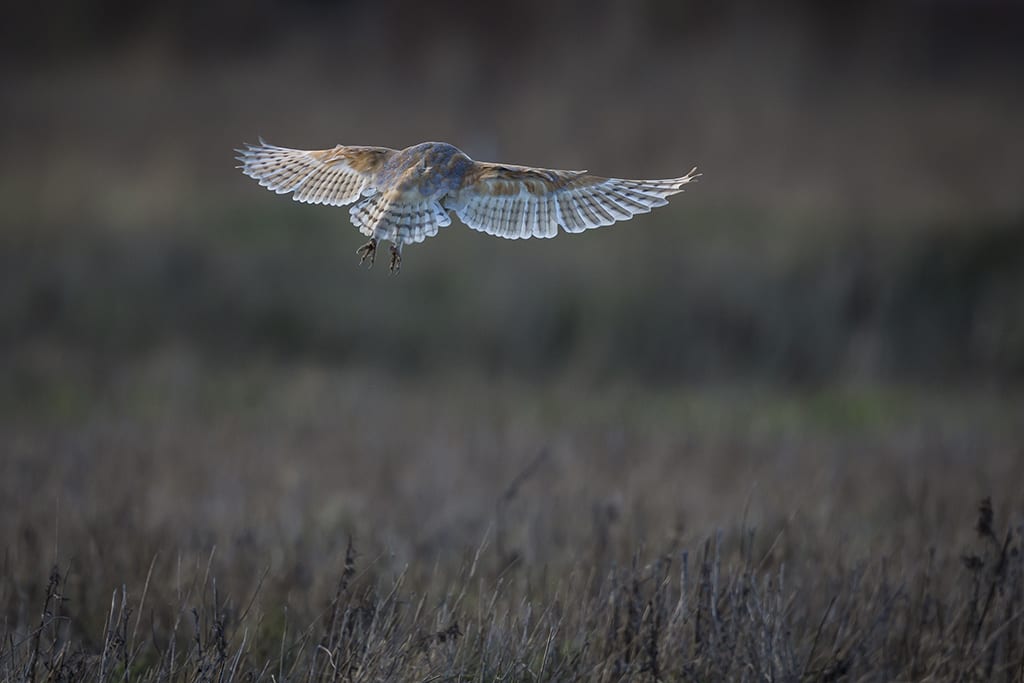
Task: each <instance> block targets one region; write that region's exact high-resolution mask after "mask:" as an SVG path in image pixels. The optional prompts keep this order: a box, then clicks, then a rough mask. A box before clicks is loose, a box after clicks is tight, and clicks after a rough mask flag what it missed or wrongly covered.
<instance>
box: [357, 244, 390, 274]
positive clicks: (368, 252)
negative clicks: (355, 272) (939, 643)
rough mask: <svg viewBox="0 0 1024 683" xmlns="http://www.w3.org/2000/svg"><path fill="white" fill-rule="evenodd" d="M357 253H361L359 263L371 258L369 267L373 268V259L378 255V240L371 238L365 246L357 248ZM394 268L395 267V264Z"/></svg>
mask: <svg viewBox="0 0 1024 683" xmlns="http://www.w3.org/2000/svg"><path fill="white" fill-rule="evenodd" d="M356 253H357V254H359V265H363V261H365V260H366V259H370V263H369V265H368V266H367V267H368V268H373V259H374V257H375V256H376V255H377V240H376V239H372V240H370V241H369V242H367V243H366V244H364V245H363V246H361V247H359V248H358V249H356ZM392 269H394V267H393V266H392Z"/></svg>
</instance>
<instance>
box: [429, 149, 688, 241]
mask: <svg viewBox="0 0 1024 683" xmlns="http://www.w3.org/2000/svg"><path fill="white" fill-rule="evenodd" d="M699 175H700V174H699V173H697V169H696V168H694V169H693V170H691V171H690V172H689V173H687V174H686V175H685V176H681V177H679V178H667V179H664V180H625V179H622V178H602V177H600V176H595V175H591V174H590V173H587V172H586V171H558V170H554V169H546V168H533V167H530V166H510V165H507V164H493V163H486V162H474V165H473V168H472V169H470V171H469V172H468V173H466V176H465V179H464V181H463V184H462V187H461V188H459V190H458V191H456V192H454V193H452V194H451V195H449V198H448V199H447V202H446V206H447V207H448V208H450V209H453V210H454V211H455V212H456V213H457V214H458V216H459V218H460V219H462V222H463V223H465V224H466V225H468V226H469V227H471V228H473V229H474V230H479V231H481V232H486V233H487V234H489V235H496V236H498V237H504V238H506V239H526V238H528V237H554V236H555V235H557V234H558V228H559V227H561V228H562V230H565V231H566V232H583V231H584V230H588V229H590V228H596V227H600V226H602V225H611V224H612V223H614V222H616V221H624V220H629V219H630V218H632V217H633V216H635V215H637V214H640V213H647V212H648V211H650V210H651V209H653V208H656V207H659V206H664V205H665V204H667V203H668V200H667V197H669V196H671V195H674V194H676V193H678V192H682V191H683V185H686V184H687V183H689V182H692V181H693V180H694V179H695V178H697V177H698V176H699Z"/></svg>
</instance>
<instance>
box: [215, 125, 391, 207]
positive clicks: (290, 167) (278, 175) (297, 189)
mask: <svg viewBox="0 0 1024 683" xmlns="http://www.w3.org/2000/svg"><path fill="white" fill-rule="evenodd" d="M235 151H236V152H238V156H237V157H235V158H236V159H237V160H238V161H240V162H242V165H241V166H239V167H238V168H240V169H242V173H244V174H245V175H247V176H249V177H250V178H254V179H255V180H257V181H259V184H260V185H262V186H263V187H265V188H267V189H268V190H273V191H274V192H276V193H277V194H288V193H291V194H292V199H294V200H295V201H297V202H303V203H306V204H327V205H330V206H344V205H345V204H351V203H352V202H354V201H355V200H357V199H359V197H361V196H362V195H364V194H372V193H373V192H374V191H376V189H377V188H376V186H375V184H374V180H375V178H376V175H377V172H378V171H379V170H380V168H381V166H383V165H384V162H385V161H386V160H387V159H388V157H390V156H391V155H392V154H394V153H395V150H393V149H390V148H388V147H357V146H352V145H338V146H337V147H333V148H331V149H320V150H305V149H289V148H288V147H278V146H277V145H270V144H267V143H266V142H264V141H263V140H262V139H261V140H260V144H258V145H246V146H245V149H238V150H235Z"/></svg>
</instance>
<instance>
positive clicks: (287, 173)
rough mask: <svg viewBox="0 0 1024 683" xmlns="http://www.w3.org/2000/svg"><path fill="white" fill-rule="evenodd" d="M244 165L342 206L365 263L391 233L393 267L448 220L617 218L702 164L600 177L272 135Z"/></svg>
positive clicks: (519, 223)
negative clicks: (314, 145) (324, 145)
mask: <svg viewBox="0 0 1024 683" xmlns="http://www.w3.org/2000/svg"><path fill="white" fill-rule="evenodd" d="M237 151H238V152H239V156H238V157H236V158H237V159H238V160H239V161H241V162H242V165H241V166H239V168H241V169H242V172H243V173H245V174H246V175H247V176H249V177H251V178H254V179H256V180H257V181H259V183H260V185H262V186H264V187H266V188H267V189H270V190H273V191H274V192H277V193H278V194H288V193H291V194H292V197H293V199H295V200H296V201H299V202H306V203H309V204H326V205H330V206H344V205H348V204H352V205H353V206H352V207H351V208H350V209H349V215H350V217H351V219H352V222H353V223H354V224H355V226H356V227H358V228H359V230H360V232H362V233H363V234H364V235H366V236H368V237H370V241H369V242H368V243H367V244H365V245H363V246H362V247H360V249H359V250H358V253H359V254H360V255H361V259H360V263H362V262H363V261H365V260H367V259H369V261H370V264H371V265H372V264H373V259H374V256H375V254H376V248H377V243H378V241H379V240H387V241H389V242H391V270H392V271H393V272H394V271H397V270H398V268H399V266H400V264H401V251H402V246H403V245H405V244H408V243H411V242H422V241H423V240H425V239H426V238H428V237H433V236H434V235H436V234H437V232H438V230H439V229H440V228H442V227H445V226H447V225H450V224H451V216H449V214H448V212H449V211H454V212H455V214H456V215H457V216H458V217H459V218H460V219H461V220H462V222H463V223H465V224H466V225H467V226H469V227H470V228H473V229H474V230H479V231H481V232H485V233H487V234H489V235H497V236H498V237H504V238H507V239H525V238H529V237H554V236H555V235H557V234H558V229H559V227H561V228H562V229H563V230H565V231H566V232H583V231H584V230H587V229H589V228H596V227H599V226H602V225H611V224H612V223H614V222H616V221H623V220H628V219H629V218H632V217H633V216H635V215H637V214H640V213H647V212H648V211H650V210H651V209H652V208H655V207H658V206H664V205H665V204H667V203H668V200H667V197H669V196H671V195H674V194H676V193H678V192H682V187H683V185H686V184H687V183H689V182H691V181H693V180H694V179H695V178H697V177H698V176H699V175H700V174H699V173H697V172H696V170H697V169H693V170H691V171H690V172H689V173H688V174H686V175H685V176H681V177H679V178H669V179H665V180H623V179H620V178H602V177H600V176H595V175H591V174H590V173H587V172H586V171H559V170H553V169H546V168H533V167H530V166H512V165H508V164H494V163H487V162H478V161H473V160H472V159H470V158H469V157H468V156H467V155H466V154H465V153H463V152H462V151H460V150H459V149H457V148H455V147H453V146H452V145H449V144H447V143H443V142H424V143H422V144H419V145H414V146H412V147H407V148H406V149H403V150H394V149H389V148H387V147H358V146H345V145H338V146H337V147H334V148H333V149H325V150H316V151H307V150H297V149H288V148H287V147H277V146H275V145H269V144H267V143H265V142H263V141H262V140H261V141H260V144H259V145H246V147H245V149H241V150H237Z"/></svg>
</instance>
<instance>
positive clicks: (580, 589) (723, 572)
mask: <svg viewBox="0 0 1024 683" xmlns="http://www.w3.org/2000/svg"><path fill="white" fill-rule="evenodd" d="M66 369H67V368H65V370H66ZM69 375H70V373H66V372H61V373H56V375H55V376H54V377H51V378H50V379H49V380H48V381H49V382H50V383H51V384H53V385H54V387H53V391H54V392H55V394H61V393H62V392H61V391H58V390H57V388H56V386H57V385H66V384H68V383H72V382H77V380H69V379H68V377H69ZM75 389H77V390H78V391H81V392H86V393H87V394H88V395H89V396H90V399H91V400H90V403H89V406H88V408H87V409H79V410H77V411H71V412H66V411H65V410H64V409H63V408H61V405H62V404H60V403H59V402H58V403H56V404H55V407H54V411H53V412H52V413H51V414H49V415H46V414H42V415H40V414H37V415H35V416H32V417H29V416H22V417H21V418H19V419H18V420H16V421H14V422H12V423H10V424H9V425H8V426H7V427H6V428H5V429H4V432H3V450H4V453H5V456H4V458H3V459H2V461H0V463H2V471H0V481H2V484H0V487H2V490H0V501H2V508H0V519H2V522H0V529H2V531H3V535H2V536H3V538H4V539H6V541H5V547H4V558H3V569H2V572H0V576H2V577H3V578H2V579H0V609H2V610H3V611H2V615H3V617H2V618H3V622H2V631H3V633H2V635H3V649H2V654H0V676H2V677H3V679H5V680H36V681H42V680H228V681H230V680H278V681H280V680H360V681H363V680H424V681H428V680H607V681H613V680H615V681H617V680H650V681H654V680H863V679H865V678H866V679H869V680H924V679H928V678H933V679H934V678H939V679H942V680H1007V681H1016V680H1021V676H1022V675H1024V673H1022V672H1024V668H1022V667H1024V660H1022V658H1021V653H1022V652H1024V625H1022V623H1021V620H1020V618H1019V617H1020V614H1021V610H1022V609H1024V561H1022V558H1021V554H1020V538H1021V528H1020V519H1021V517H1020V512H1021V507H1020V503H1021V501H1020V497H1019V496H1020V491H1019V482H1020V481H1022V480H1024V476H1022V475H1024V472H1022V468H1024V464H1022V463H1024V459H1022V458H1021V452H1020V446H1019V443H1020V440H1019V437H1020V430H1019V424H1017V423H1016V421H1015V420H1014V418H1013V416H1014V415H1015V414H1019V407H1020V406H1019V402H1018V401H1016V400H1014V399H1011V398H1008V397H1005V396H998V395H988V396H986V395H984V394H977V393H967V394H965V395H961V396H959V397H953V396H951V395H948V394H947V395H945V396H944V397H943V396H939V397H934V396H933V397H928V396H926V395H924V394H920V393H915V392H913V391H909V390H903V391H897V390H888V391H885V390H881V389H868V388H864V389H860V390H855V389H847V390H838V391H819V392H811V393H803V394H794V393H785V392H779V391H771V390H765V389H756V388H748V389H744V390H740V389H738V388H737V389H722V388H720V387H719V388H717V389H716V388H712V387H703V388H697V387H694V388H692V389H690V390H686V391H682V390H679V389H674V390H660V391H652V390H650V389H649V388H648V389H644V390H642V391H641V390H640V389H638V388H636V387H631V386H629V385H626V384H616V385H610V386H593V387H580V386H577V385H575V384H573V383H570V382H554V381H552V382H543V383H536V382H532V383H523V382H516V381H510V380H496V381H495V382H494V383H493V384H489V385H485V384H482V383H481V382H480V381H479V380H476V379H471V378H463V379H458V378H446V379H444V378H435V379H434V380H431V381H428V380H424V379H420V380H417V381H402V380H398V379H394V378H390V379H389V378H387V377H380V376H374V375H360V374H358V373H355V372H351V371H346V372H334V371H327V370H324V369H321V368H317V367H282V366H277V365H267V364H257V365H253V364H251V363H249V364H246V365H244V367H236V368H233V369H232V368H215V367H211V366H208V365H204V364H203V363H202V362H201V361H197V360H196V359H194V358H193V357H191V356H190V355H189V354H186V353H181V352H168V353H166V354H164V355H162V356H159V357H156V358H153V359H150V360H148V361H145V362H140V363H138V364H136V365H134V366H132V367H128V368H125V369H124V370H123V371H122V372H119V373H117V374H116V375H115V376H113V377H107V378H103V379H102V380H98V381H97V382H96V383H93V384H90V383H89V381H87V380H83V381H81V382H80V385H79V386H77V387H68V386H65V387H64V389H63V390H62V391H63V393H69V392H71V391H72V390H75ZM439 389H440V390H443V391H439ZM989 492H991V493H992V495H993V500H994V501H995V503H996V508H995V509H994V510H993V508H992V506H991V505H990V504H989V503H987V502H986V503H984V504H983V505H982V508H981V511H980V513H976V510H975V508H976V505H977V501H978V500H980V499H982V498H983V497H984V495H985V494H986V493H989ZM975 518H977V520H976V524H975ZM972 525H974V527H973V528H972Z"/></svg>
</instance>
